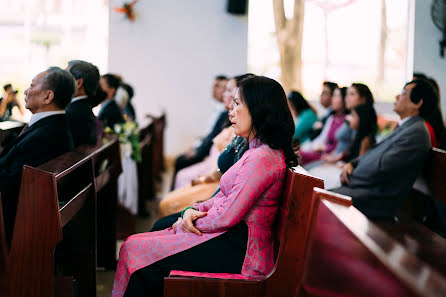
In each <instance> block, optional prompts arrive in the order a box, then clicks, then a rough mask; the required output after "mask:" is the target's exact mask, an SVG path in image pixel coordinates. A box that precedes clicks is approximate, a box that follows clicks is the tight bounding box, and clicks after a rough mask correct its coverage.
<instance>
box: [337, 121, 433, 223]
mask: <svg viewBox="0 0 446 297" xmlns="http://www.w3.org/2000/svg"><path fill="white" fill-rule="evenodd" d="M430 148H431V142H430V136H429V132H428V130H427V128H426V125H425V122H424V119H422V118H421V117H419V116H415V117H412V118H410V119H409V120H408V121H407V122H406V123H404V124H403V125H402V126H401V127H398V128H396V129H395V130H394V131H393V132H392V133H390V134H389V135H388V136H387V137H386V138H385V139H384V140H383V141H381V142H380V143H378V144H376V145H374V146H373V147H372V148H371V149H370V150H369V151H368V152H367V153H365V154H364V155H363V156H361V157H359V158H357V159H355V160H354V161H352V164H353V166H354V170H353V173H352V175H351V176H350V183H349V184H347V185H344V186H342V187H340V188H336V189H333V190H332V191H334V192H337V193H340V194H344V195H348V196H351V197H352V200H353V205H354V206H355V207H356V208H358V209H359V210H360V211H361V212H363V213H364V214H365V215H366V216H368V217H371V218H380V219H391V218H393V217H394V216H395V215H396V214H397V211H398V208H399V207H400V205H401V202H402V200H403V199H404V198H405V197H406V196H407V194H408V193H409V191H410V189H411V188H412V186H413V183H414V182H415V179H416V178H417V176H418V175H419V174H420V173H421V170H422V167H423V164H424V161H425V160H426V158H427V157H428V154H429V150H430Z"/></svg>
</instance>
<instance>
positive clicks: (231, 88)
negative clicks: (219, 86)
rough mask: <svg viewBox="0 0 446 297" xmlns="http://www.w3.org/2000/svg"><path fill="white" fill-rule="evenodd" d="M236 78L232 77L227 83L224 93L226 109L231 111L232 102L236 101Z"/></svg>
mask: <svg viewBox="0 0 446 297" xmlns="http://www.w3.org/2000/svg"><path fill="white" fill-rule="evenodd" d="M236 84H237V83H236V81H235V79H230V80H229V81H228V82H227V84H226V89H225V92H224V93H223V104H224V105H225V108H226V110H228V111H230V110H231V108H232V106H231V105H232V104H233V102H234V100H233V98H234V93H235V87H236Z"/></svg>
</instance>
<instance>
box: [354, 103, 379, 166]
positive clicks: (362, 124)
mask: <svg viewBox="0 0 446 297" xmlns="http://www.w3.org/2000/svg"><path fill="white" fill-rule="evenodd" d="M353 110H354V111H355V112H356V113H357V114H358V117H359V127H358V131H356V136H355V139H354V140H353V144H352V146H351V149H350V153H349V155H348V156H347V160H351V159H354V158H356V157H357V156H359V151H360V150H361V143H362V140H363V139H364V138H365V137H370V140H371V141H372V143H374V142H375V133H376V131H377V128H378V126H377V120H376V111H375V109H374V108H373V105H372V104H361V105H358V106H356V107H355V108H354V109H353Z"/></svg>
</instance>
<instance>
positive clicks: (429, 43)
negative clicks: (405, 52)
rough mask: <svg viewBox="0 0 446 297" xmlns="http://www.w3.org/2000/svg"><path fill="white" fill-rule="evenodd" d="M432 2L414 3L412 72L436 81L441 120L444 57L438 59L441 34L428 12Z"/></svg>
mask: <svg viewBox="0 0 446 297" xmlns="http://www.w3.org/2000/svg"><path fill="white" fill-rule="evenodd" d="M431 3H432V0H429V1H428V0H416V1H415V36H414V59H413V70H414V71H415V72H424V73H426V74H427V75H428V76H432V77H433V78H435V79H436V80H437V82H438V83H439V85H440V88H441V99H442V100H441V102H442V112H443V118H445V117H446V55H445V57H444V58H441V57H440V47H439V41H440V40H441V39H442V33H441V31H440V30H438V28H437V27H435V25H434V23H433V21H432V18H431V15H430V11H431Z"/></svg>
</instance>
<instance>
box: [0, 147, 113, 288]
mask: <svg viewBox="0 0 446 297" xmlns="http://www.w3.org/2000/svg"><path fill="white" fill-rule="evenodd" d="M116 147H117V149H118V153H117V157H118V158H119V143H118V142H117V139H112V140H111V141H110V142H107V143H105V144H103V145H98V146H81V147H78V148H76V149H75V150H74V151H72V152H69V153H66V154H63V155H61V156H59V157H57V158H55V159H53V160H51V161H49V162H47V163H45V164H42V165H41V166H39V167H31V166H24V168H23V173H22V180H21V187H20V194H19V197H18V205H17V213H16V219H15V225H14V230H13V236H12V242H11V248H10V253H9V261H10V265H9V267H10V270H9V272H8V274H7V277H4V278H3V279H0V291H1V293H0V296H8V297H12V296H45V297H47V296H53V294H54V253H55V249H56V246H57V245H58V244H59V243H61V242H62V240H63V237H64V227H65V226H67V225H68V224H69V223H71V222H73V221H75V223H73V224H70V228H73V226H75V228H77V227H76V226H81V227H79V228H82V229H78V230H82V232H84V234H77V236H82V240H85V242H87V245H88V246H87V245H86V248H87V249H88V252H87V255H88V256H87V257H88V259H85V261H86V264H85V263H79V265H84V264H85V265H84V266H83V267H87V268H88V271H86V270H85V271H83V272H82V274H84V275H80V276H79V279H82V278H89V279H88V280H86V281H85V282H83V281H79V293H80V294H82V295H88V296H90V295H91V294H92V292H93V290H95V275H94V274H95V263H96V258H95V251H96V246H95V238H96V225H95V224H96V193H95V192H96V190H97V188H96V186H95V185H98V186H101V185H102V184H103V183H104V182H106V180H107V179H108V177H109V176H112V175H113V172H111V171H110V170H109V169H107V168H105V170H104V171H103V172H102V173H100V174H95V173H96V172H99V171H97V170H95V165H96V163H97V160H105V159H106V158H102V159H101V158H100V156H102V155H103V154H104V155H108V153H106V152H110V151H111V149H112V148H115V149H116ZM114 155H116V152H114ZM95 161H96V163H95ZM119 164H120V162H119ZM119 166H120V165H119ZM102 174H105V175H104V176H103V177H102V178H101V179H100V180H98V177H101V176H102ZM77 224H79V225H77ZM81 261H82V259H81ZM87 262H88V263H87Z"/></svg>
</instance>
